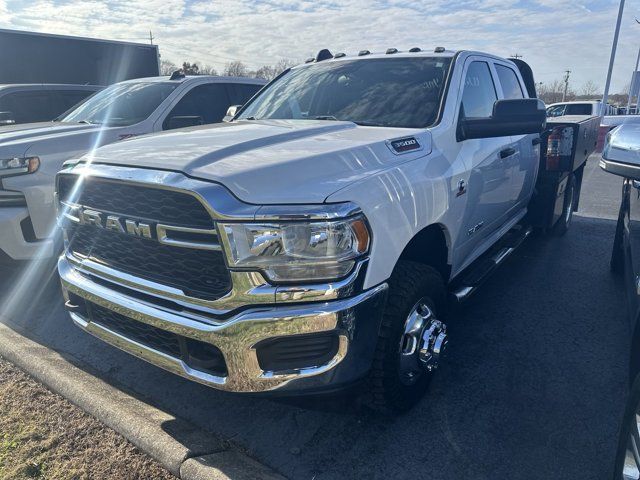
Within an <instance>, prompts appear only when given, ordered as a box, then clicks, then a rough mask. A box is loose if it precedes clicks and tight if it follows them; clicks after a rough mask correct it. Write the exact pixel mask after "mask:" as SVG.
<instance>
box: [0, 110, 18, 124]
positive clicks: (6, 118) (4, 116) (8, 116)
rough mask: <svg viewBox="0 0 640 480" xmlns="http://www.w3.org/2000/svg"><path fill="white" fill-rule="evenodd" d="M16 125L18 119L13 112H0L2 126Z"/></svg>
mask: <svg viewBox="0 0 640 480" xmlns="http://www.w3.org/2000/svg"><path fill="white" fill-rule="evenodd" d="M15 123H16V119H15V117H14V116H13V112H0V126H2V125H13V124H15Z"/></svg>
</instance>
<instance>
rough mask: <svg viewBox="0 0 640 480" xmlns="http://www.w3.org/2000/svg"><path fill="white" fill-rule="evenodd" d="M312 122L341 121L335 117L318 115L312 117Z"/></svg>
mask: <svg viewBox="0 0 640 480" xmlns="http://www.w3.org/2000/svg"><path fill="white" fill-rule="evenodd" d="M312 120H332V121H334V122H337V121H339V120H338V119H337V118H336V117H334V116H333V115H318V116H316V117H312Z"/></svg>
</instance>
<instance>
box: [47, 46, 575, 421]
mask: <svg viewBox="0 0 640 480" xmlns="http://www.w3.org/2000/svg"><path fill="white" fill-rule="evenodd" d="M533 85H534V82H533V77H532V75H531V70H530V69H529V68H528V66H527V65H526V64H524V63H523V62H521V61H520V62H516V63H514V62H512V61H510V60H505V59H503V58H498V57H495V56H492V55H488V54H484V53H478V52H468V51H460V52H451V51H445V50H444V49H441V48H438V49H436V51H435V52H425V51H420V49H415V48H414V49H411V50H410V51H408V52H398V51H397V50H395V49H390V50H388V51H387V52H386V53H384V54H370V53H369V52H367V51H362V52H360V54H359V55H357V56H353V57H350V56H345V55H343V54H336V55H335V56H333V55H331V54H330V53H329V52H328V51H326V50H323V51H321V52H320V53H319V54H318V56H317V57H316V58H315V59H312V60H310V61H308V62H307V64H305V65H301V66H299V67H295V68H293V69H291V70H289V71H287V72H285V73H284V74H283V75H281V76H280V77H278V78H277V79H275V80H274V81H273V82H272V83H271V84H270V85H268V86H267V87H265V89H264V90H263V91H262V92H261V93H260V94H259V95H258V96H257V97H254V98H253V99H252V100H251V101H250V102H249V103H248V104H246V105H244V106H243V107H242V108H241V109H240V111H239V112H238V113H237V114H236V116H235V118H234V119H233V120H232V121H231V122H230V123H225V124H219V125H215V126H207V127H194V128H190V129H183V130H180V131H176V132H173V133H165V134H161V135H155V136H152V137H148V138H141V139H133V140H131V141H127V142H123V143H120V144H115V145H110V146H107V147H104V148H100V149H98V150H97V151H96V152H95V153H94V154H93V155H92V157H91V158H86V159H80V161H79V162H78V163H77V164H76V165H75V166H73V167H70V168H68V169H66V170H64V171H62V172H61V173H60V174H59V175H58V179H57V189H58V190H57V192H58V198H59V202H60V206H59V207H60V219H61V220H60V221H61V224H62V225H63V227H64V231H65V241H66V251H65V254H64V255H63V256H62V257H61V258H60V260H59V263H58V268H59V273H60V276H61V279H62V285H63V290H64V295H65V299H66V306H67V309H68V310H69V312H70V314H71V317H72V319H73V321H74V322H75V323H76V324H77V325H78V326H80V327H81V328H83V329H84V330H86V331H88V332H90V333H91V334H93V335H95V336H97V337H99V338H101V339H103V340H104V341H106V342H108V343H110V344H112V345H115V346H116V347H119V348H121V349H123V350H126V351H128V352H130V353H132V354H133V355H136V356H138V357H140V358H143V359H145V360H147V361H149V362H151V363H153V364H155V365H158V366H160V367H162V368H165V369H167V370H169V371H171V372H174V373H176V374H179V375H182V376H184V377H186V378H189V379H192V380H195V381H197V382H201V383H203V384H206V385H210V386H213V387H215V388H219V389H222V390H227V391H233V392H265V393H266V392H270V393H278V394H283V395H298V394H309V393H320V392H326V391H333V390H336V389H342V388H344V387H346V386H350V385H354V384H364V385H366V387H365V390H366V392H368V394H369V398H370V399H371V400H372V402H373V403H374V404H375V405H377V406H379V407H381V408H388V409H390V410H404V409H407V408H409V407H410V406H411V405H413V404H414V403H415V402H416V401H417V400H418V399H419V398H420V397H421V396H422V395H423V394H424V392H425V390H426V388H427V385H428V382H429V380H430V378H431V375H432V371H433V369H434V368H435V367H436V366H437V364H438V360H439V357H440V354H441V353H442V351H443V349H444V347H445V346H446V344H447V334H446V326H445V324H444V323H443V322H442V319H443V318H444V314H445V310H446V305H447V301H448V299H449V298H458V299H463V298H464V297H465V296H467V295H468V294H469V293H470V292H472V291H473V290H474V289H475V287H476V286H477V285H478V284H479V283H480V281H481V280H482V278H483V277H484V276H485V275H486V274H487V273H488V272H489V271H490V270H491V269H492V268H493V267H494V266H495V265H497V264H498V263H500V262H501V261H502V260H503V259H504V258H505V257H506V256H507V255H508V253H510V252H511V251H513V249H514V248H515V247H516V246H517V245H518V244H519V243H520V242H521V241H522V240H523V239H524V238H525V237H526V235H527V234H528V233H529V232H530V231H531V230H530V228H529V226H530V223H529V222H527V220H526V217H527V213H528V206H529V205H530V202H531V200H532V198H534V187H535V185H536V179H539V168H540V165H541V164H543V162H544V157H543V156H541V153H540V150H541V148H544V145H545V141H544V140H541V135H540V133H541V132H543V130H544V128H545V109H544V105H543V104H542V102H540V101H539V100H537V99H535V98H531V97H535V89H534V88H533ZM550 181H552V182H555V185H556V186H555V188H554V189H553V192H552V194H551V195H549V199H548V201H545V202H543V201H541V200H540V199H537V202H538V203H539V204H543V207H544V208H541V210H542V214H541V215H539V217H540V218H544V219H545V220H544V222H543V225H542V226H544V227H549V226H551V225H552V223H556V224H558V225H559V227H558V226H557V225H556V226H555V227H554V228H556V229H558V230H559V231H560V232H561V233H562V232H563V231H564V230H565V229H566V227H567V225H568V223H569V221H570V220H571V212H572V207H573V206H574V205H575V203H574V201H573V200H574V198H575V196H576V192H577V189H576V186H579V181H577V180H576V176H575V175H574V173H573V172H572V171H569V172H565V173H564V174H558V176H556V177H554V179H552V180H550ZM547 190H549V189H547ZM558 206H559V207H558ZM563 208H564V209H565V211H564V212H563V211H562V210H563ZM563 213H564V215H561V214H563ZM547 214H548V215H547ZM449 294H453V295H449Z"/></svg>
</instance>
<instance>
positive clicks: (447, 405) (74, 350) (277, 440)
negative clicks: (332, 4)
mask: <svg viewBox="0 0 640 480" xmlns="http://www.w3.org/2000/svg"><path fill="white" fill-rule="evenodd" d="M620 186H621V180H620V179H619V178H617V177H613V176H609V175H608V174H605V173H603V172H601V171H600V169H599V168H597V159H595V158H593V159H591V160H590V161H589V164H588V168H587V171H586V172H585V184H584V186H583V190H582V198H581V212H580V214H579V215H578V216H575V217H574V223H573V225H572V226H571V229H570V231H569V232H568V233H567V235H566V236H565V237H563V238H560V239H558V238H546V237H540V236H538V237H535V238H533V239H531V240H528V241H527V243H526V244H525V245H524V246H523V247H522V248H521V249H520V250H519V251H518V252H517V253H516V254H514V255H513V257H512V258H511V259H509V260H508V261H507V262H506V263H505V265H504V266H503V267H501V268H500V269H499V270H498V271H497V272H496V273H495V274H494V275H493V277H492V278H490V279H489V280H488V282H487V283H486V284H485V285H484V286H483V287H482V289H481V290H480V291H479V292H478V293H477V294H476V295H475V296H474V297H473V298H472V299H471V300H470V301H469V303H467V304H466V305H465V306H464V307H462V308H461V309H460V310H459V311H458V312H457V313H456V314H455V315H454V316H453V317H452V318H451V319H450V320H449V329H450V332H451V343H450V350H449V352H448V358H447V360H446V362H445V364H444V365H443V366H442V368H441V369H440V370H439V371H438V372H437V375H436V377H435V378H434V380H433V382H432V384H431V387H430V391H429V393H428V395H427V396H426V397H425V398H424V399H423V400H422V402H421V403H420V404H419V405H417V407H416V408H414V409H413V410H412V411H410V412H409V413H407V414H405V415H402V416H400V417H397V418H383V417H379V416H376V415H375V414H372V413H370V412H369V411H367V410H366V409H361V408H358V407H357V406H355V405H352V404H350V403H348V402H345V401H339V400H333V401H326V400H322V401H318V402H316V403H306V404H304V405H303V406H301V405H299V404H296V403H293V404H292V403H291V402H284V401H279V400H278V401H276V400H271V399H265V398H260V397H255V396H243V395H237V394H229V393H224V392H218V391H216V390H213V389H210V388H207V387H204V386H201V385H198V384H195V383H191V382H188V381H186V380H183V379H181V378H179V377H177V376H174V375H171V374H169V373H166V372H164V371H162V370H160V369H158V368H156V367H153V366H151V365H148V364H146V363H144V362H142V361H140V360H138V359H136V358H134V357H131V356H129V355H128V354H125V353H123V352H120V351H118V350H116V349H114V348H112V347H110V346H108V345H106V344H103V343H102V342H100V341H97V340H95V339H93V338H92V337H91V336H89V335H88V334H86V333H84V332H82V331H80V330H79V329H77V328H75V327H74V326H73V325H72V323H71V321H70V320H69V319H68V317H67V315H66V314H65V313H64V311H63V308H62V301H61V298H60V295H59V293H58V286H57V284H56V283H55V281H51V282H49V283H48V286H47V287H46V288H45V289H44V291H42V288H41V286H42V285H43V283H45V282H44V281H43V280H42V275H43V272H38V273H32V274H31V275H29V274H28V273H25V271H24V269H23V270H22V271H14V272H13V273H10V271H9V269H7V268H6V267H5V268H4V269H3V270H2V271H0V273H1V275H0V292H5V299H4V304H2V302H3V301H2V300H0V305H3V306H2V307H1V308H0V311H2V312H4V316H5V321H9V322H10V323H12V324H14V325H18V326H19V327H20V328H21V330H23V331H26V332H28V334H29V336H30V337H31V338H33V339H35V340H36V341H38V342H40V343H42V344H44V345H47V346H49V347H51V348H53V349H55V350H57V351H59V352H61V353H62V354H70V355H73V356H74V357H76V358H77V359H80V360H81V361H82V362H86V364H87V365H89V366H90V367H91V368H93V369H95V370H97V371H99V372H101V373H102V375H103V376H104V377H105V378H107V379H111V380H114V381H116V382H119V383H121V384H123V385H125V386H127V387H128V388H130V389H132V390H133V391H135V392H136V393H137V394H139V395H140V396H141V397H143V398H145V399H146V401H148V402H149V403H150V404H153V405H154V406H157V407H159V408H161V409H163V410H166V411H168V412H170V413H171V414H172V415H175V416H178V417H182V418H184V419H186V420H188V421H190V422H192V423H194V424H197V425H199V426H201V427H202V428H204V429H206V430H210V431H213V432H215V433H217V434H219V435H220V436H222V437H223V438H225V439H228V440H230V441H232V442H234V443H236V444H237V445H239V446H240V447H241V448H242V449H243V450H245V451H246V452H247V453H249V454H250V455H251V456H253V457H255V458H256V459H258V460H260V461H261V462H263V463H265V464H267V465H269V466H270V467H272V468H273V469H275V470H277V471H278V472H280V473H282V474H283V475H285V476H287V477H289V478H292V479H317V480H321V479H322V480H324V479H343V478H394V479H402V478H429V479H459V478H473V479H474V480H480V479H501V478H505V479H506V478H508V479H538V478H539V479H580V480H585V479H598V480H600V479H605V478H610V476H611V470H612V463H613V458H614V452H615V444H616V435H617V429H618V425H619V420H620V417H621V414H622V409H623V405H624V401H625V396H626V377H627V356H628V351H629V340H630V339H629V322H628V319H627V316H626V311H625V299H624V290H623V287H622V285H621V284H620V283H619V282H618V281H617V280H616V279H615V278H614V277H613V276H612V275H611V274H610V273H609V268H608V262H609V255H610V251H611V245H612V242H613V236H614V231H615V222H614V221H613V219H614V218H615V217H616V215H617V209H618V202H619V198H620ZM45 271H46V269H45ZM51 273H53V272H51ZM18 290H19V291H20V292H22V295H20V294H19V293H17V291H18ZM1 297H2V295H1V294H0V298H1ZM9 302H11V303H12V305H13V306H14V307H11V310H12V311H11V313H8V310H9V307H8V306H7V305H8V303H9ZM0 315H1V314H0ZM7 317H10V318H7Z"/></svg>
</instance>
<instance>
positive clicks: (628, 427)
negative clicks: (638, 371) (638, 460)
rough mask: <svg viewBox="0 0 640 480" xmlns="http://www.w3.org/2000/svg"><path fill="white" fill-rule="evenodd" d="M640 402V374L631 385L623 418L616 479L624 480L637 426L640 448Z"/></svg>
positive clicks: (637, 441)
mask: <svg viewBox="0 0 640 480" xmlns="http://www.w3.org/2000/svg"><path fill="white" fill-rule="evenodd" d="M639 403H640V375H638V376H637V377H636V379H635V381H634V382H633V385H632V386H631V391H630V392H629V399H628V401H627V406H626V408H625V412H624V417H623V418H622V427H621V428H620V436H619V437H618V450H617V452H616V464H615V472H614V476H613V478H614V479H615V480H623V479H624V478H625V477H624V476H623V472H624V467H625V458H626V457H627V446H628V444H629V442H630V437H631V434H632V432H633V431H632V428H633V426H634V425H636V427H635V432H636V433H635V438H636V444H637V445H638V448H640V433H638V432H639V430H638V426H637V424H636V412H638V407H639ZM637 467H638V469H640V465H637ZM628 478H636V477H628Z"/></svg>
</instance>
